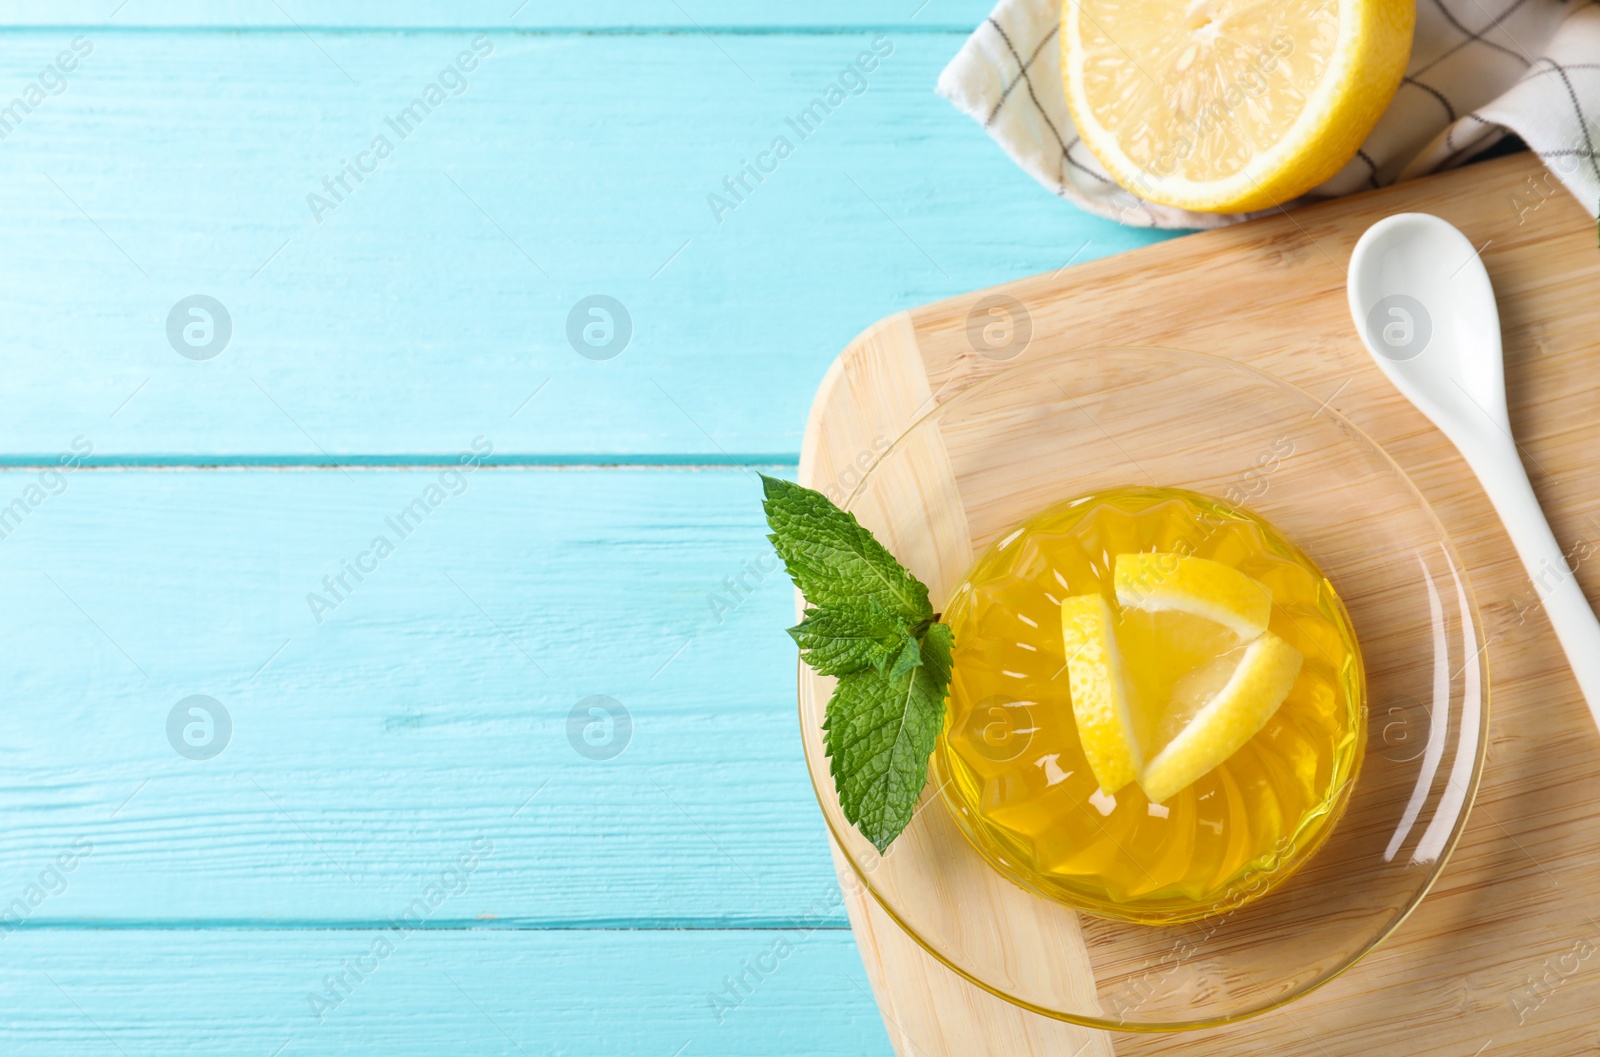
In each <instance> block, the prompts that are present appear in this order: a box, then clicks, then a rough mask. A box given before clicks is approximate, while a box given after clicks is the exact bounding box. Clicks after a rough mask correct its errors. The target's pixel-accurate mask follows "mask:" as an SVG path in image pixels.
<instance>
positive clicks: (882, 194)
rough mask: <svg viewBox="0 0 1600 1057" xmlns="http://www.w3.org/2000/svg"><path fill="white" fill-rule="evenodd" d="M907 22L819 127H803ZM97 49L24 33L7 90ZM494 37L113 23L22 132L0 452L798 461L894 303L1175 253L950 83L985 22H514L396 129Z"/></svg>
mask: <svg viewBox="0 0 1600 1057" xmlns="http://www.w3.org/2000/svg"><path fill="white" fill-rule="evenodd" d="M139 6H140V3H139V2H138V0H136V2H135V3H133V4H131V5H130V6H129V7H128V9H127V13H130V14H131V13H133V12H134V10H135V9H136V8H138V7H139ZM509 6H510V5H508V7H509ZM910 6H914V5H910ZM660 8H661V10H663V11H665V12H668V13H671V12H673V11H674V10H675V9H674V7H673V5H671V4H667V3H663V4H661V5H660ZM262 10H264V11H265V12H267V14H269V15H273V16H276V15H277V12H276V11H275V9H274V8H273V6H272V5H262ZM880 35H881V37H882V42H881V44H880V49H883V50H887V49H889V48H891V47H892V48H893V51H892V53H891V54H888V55H887V56H886V57H884V58H882V59H881V61H879V62H878V63H877V65H876V68H875V69H874V70H873V71H872V72H870V73H869V74H867V75H866V78H865V82H864V83H865V84H866V87H865V89H864V90H862V91H860V94H856V95H849V94H844V95H843V101H842V102H840V103H839V105H838V106H837V108H836V109H834V110H833V111H832V112H831V113H829V114H827V115H826V116H825V120H822V121H821V123H819V124H816V125H815V127H814V128H813V129H812V131H811V132H810V133H809V134H807V135H805V136H804V137H803V138H802V136H801V135H800V134H799V133H797V132H795V131H794V130H793V129H792V128H791V126H790V125H788V124H787V120H786V119H789V118H792V117H793V116H795V115H796V114H798V113H799V112H800V111H801V110H802V109H804V108H806V107H807V106H809V105H810V102H811V100H812V99H813V98H814V97H816V96H817V95H818V93H823V92H825V90H826V88H827V86H828V85H829V84H831V83H834V82H835V80H836V79H837V78H838V77H839V75H840V71H841V70H842V69H844V68H845V67H846V66H847V64H849V63H851V62H852V61H853V60H854V59H855V57H856V56H857V55H858V54H859V53H860V52H861V51H862V50H863V49H869V48H870V47H871V44H872V41H873V40H875V39H878V38H879V37H880ZM74 36H75V33H74V32H73V31H70V30H66V29H63V30H62V31H61V32H59V33H52V32H47V31H30V32H27V33H18V34H13V35H11V36H10V37H8V38H7V40H8V47H7V48H6V49H3V50H4V55H3V57H0V94H3V91H7V90H14V91H18V92H20V91H23V89H24V86H25V85H26V84H28V83H30V82H32V81H33V79H34V78H35V77H36V76H37V75H38V73H39V70H40V69H41V67H42V66H43V65H45V64H47V63H49V62H50V61H51V60H52V57H53V56H55V55H56V53H57V52H58V51H59V50H60V49H62V48H63V47H66V46H67V45H68V43H69V42H70V41H71V40H72V39H73V37H74ZM473 39H474V34H473V33H471V32H466V31H462V32H422V33H389V34H385V33H349V34H334V35H329V36H327V37H326V39H320V40H308V39H307V38H306V37H305V36H303V35H301V34H299V33H294V32H289V33H233V32H209V31H207V32H187V33H166V32H123V31H116V30H107V31H104V32H101V31H98V30H96V31H89V32H87V35H86V36H85V42H86V44H88V45H91V46H92V48H93V50H92V52H91V53H90V54H88V55H87V56H85V57H83V59H82V61H81V62H80V64H79V65H78V66H77V68H76V69H75V70H74V71H73V72H72V73H71V74H70V75H69V76H68V80H67V85H66V88H65V89H64V90H63V91H62V92H61V94H59V95H45V96H44V102H42V103H41V104H40V105H39V106H38V107H37V108H36V109H34V110H33V111H32V112H31V113H27V114H25V115H24V116H23V118H22V120H21V121H20V123H18V124H16V125H15V127H14V128H11V129H10V131H9V132H8V133H7V134H6V136H5V139H4V140H3V143H0V145H3V147H4V149H3V150H0V187H4V189H5V190H4V192H3V194H4V208H3V209H0V245H3V246H5V247H6V249H5V251H4V252H5V254H6V258H5V259H6V260H7V261H8V262H9V264H8V266H7V270H6V278H7V281H6V282H5V283H4V284H0V314H3V315H4V317H5V319H6V320H7V325H6V336H7V339H8V340H7V341H6V343H5V346H4V349H3V351H0V406H3V407H4V409H5V412H6V413H5V414H4V415H3V416H0V450H3V451H4V452H5V453H6V457H7V458H8V459H9V460H11V461H13V462H15V461H18V460H23V461H26V460H30V459H31V460H41V459H46V458H49V457H51V456H53V455H54V453H55V452H57V451H59V450H60V449H61V447H62V446H63V445H64V444H65V443H66V441H67V440H69V439H70V438H71V437H72V436H74V435H76V434H78V433H84V434H87V435H88V436H90V437H92V438H93V439H94V440H95V442H96V451H97V452H98V453H99V454H100V455H101V456H102V457H108V458H109V457H123V458H129V459H146V460H150V459H163V460H167V461H185V460H187V461H199V462H213V461H219V460H221V461H235V462H250V461H260V460H263V459H268V458H277V459H279V460H280V461H283V460H289V461H299V462H312V463H329V462H332V461H335V460H337V459H340V458H353V459H368V458H374V457H397V458H400V459H402V460H404V459H405V458H408V457H415V456H418V455H425V456H431V455H439V454H442V453H450V452H453V451H455V450H457V448H458V446H459V444H460V442H461V438H462V437H470V436H473V435H475V434H477V433H490V434H491V435H492V436H494V438H495V440H496V448H497V451H498V452H499V453H500V456H501V457H502V458H514V457H526V458H534V459H545V460H554V461H562V460H566V461H579V462H582V461H592V460H593V459H595V458H603V459H605V460H616V459H621V460H624V461H627V460H636V459H640V458H643V457H648V456H651V455H654V456H669V457H688V458H695V459H701V460H713V461H723V462H729V461H740V460H741V459H743V458H745V457H747V456H750V455H755V456H758V457H762V458H769V459H771V458H776V459H782V460H789V461H792V460H793V458H794V456H795V453H796V452H797V451H798V448H799V436H800V431H801V426H802V424H803V422H804V416H805V409H806V401H807V400H808V397H809V394H810V393H811V392H813V391H814V390H815V388H816V385H817V382H818V381H819V379H820V378H821V377H822V375H823V373H824V371H825V370H826V369H827V365H828V362H829V361H830V359H831V358H832V356H833V355H834V353H835V352H836V351H837V350H838V349H839V348H840V347H841V346H843V345H844V344H845V343H846V342H847V341H848V340H849V339H850V338H851V337H852V336H853V335H854V334H855V333H856V332H857V331H859V330H860V329H861V327H862V326H864V325H865V324H866V323H867V322H869V321H870V320H872V319H874V318H876V317H878V316H879V315H882V314H883V313H884V312H885V310H887V309H894V308H897V307H909V306H910V305H914V304H918V303H921V302H925V301H928V300H930V299H932V298H936V297H943V296H947V295H950V294H953V293H956V292H958V291H961V290H966V289H970V288H972V287H976V286H981V285H985V284H987V283H992V282H995V281H997V280H999V279H1002V278H1009V277H1012V276H1015V275H1018V274H1026V273H1028V272H1030V271H1035V270H1038V269H1041V268H1056V267H1059V266H1060V265H1061V264H1062V263H1064V262H1066V261H1067V260H1069V259H1072V258H1074V257H1076V259H1079V260H1083V259H1091V258H1094V257H1097V256H1101V255H1104V254H1108V253H1115V252H1117V251H1120V250H1123V249H1127V248H1130V247H1134V246H1140V245H1144V244H1147V243H1149V242H1151V241H1154V240H1156V239H1159V238H1161V237H1164V236H1162V235H1160V234H1152V233H1149V232H1141V231H1133V230H1129V229H1124V228H1120V227H1118V226H1116V225H1115V224H1112V223H1111V222H1109V221H1104V220H1101V219H1098V218H1093V217H1089V216H1086V215H1084V214H1082V213H1079V212H1078V211H1076V210H1073V209H1070V208H1067V207H1065V206H1063V205H1062V204H1061V203H1059V202H1056V201H1054V200H1053V199H1052V198H1051V196H1050V195H1049V194H1048V193H1047V192H1045V191H1044V190H1043V189H1041V188H1039V187H1038V186H1036V185H1035V184H1034V183H1033V182H1032V181H1031V180H1029V179H1028V178H1027V177H1026V176H1024V175H1023V174H1021V173H1020V172H1019V171H1017V170H1016V168H1015V167H1014V166H1013V165H1011V164H1010V163H1009V162H1008V161H1007V160H1006V158H1005V157H1004V155H1003V154H1002V153H1001V152H1000V151H999V150H998V149H996V148H995V147H994V146H993V144H991V143H989V142H987V141H986V140H985V139H984V137H983V136H982V134H981V132H980V131H979V130H977V129H976V128H974V127H973V126H972V123H971V122H970V121H969V120H968V119H967V118H965V117H963V116H962V115H960V114H958V113H956V112H955V110H954V109H953V108H951V107H949V106H948V105H946V104H944V103H943V102H941V101H940V100H939V99H938V98H937V97H936V96H934V95H933V94H932V87H933V83H934V80H935V78H936V77H937V74H938V71H939V69H940V68H941V67H942V66H943V64H944V63H945V62H946V61H947V60H948V59H949V58H950V56H951V55H952V54H953V53H954V52H955V50H956V49H957V48H958V47H959V45H960V41H961V37H960V35H958V34H921V33H911V34H903V35H898V36H897V35H896V33H895V32H894V31H893V30H892V29H891V30H884V31H883V32H882V34H879V33H878V32H877V31H867V30H859V31H857V30H851V31H850V32H846V33H842V34H836V35H807V34H775V35H773V34H762V35H753V36H741V37H737V38H733V37H730V38H727V39H726V40H723V41H721V42H720V43H714V42H712V41H710V40H708V39H707V38H706V37H705V36H703V35H701V34H699V33H697V32H692V31H691V32H687V33H670V34H652V35H622V36H600V37H597V36H589V35H583V34H562V35H555V36H538V35H536V36H528V35H516V34H510V35H503V36H495V34H494V33H493V32H490V33H488V35H487V40H486V42H485V44H486V46H487V45H492V46H493V52H492V55H491V56H490V57H488V58H487V59H484V60H482V61H481V62H480V63H479V64H478V65H477V67H476V69H474V70H473V71H472V72H470V73H468V74H467V75H466V77H465V84H466V87H465V88H464V89H461V91H460V94H459V95H449V94H448V93H446V94H445V96H444V102H442V103H441V104H440V105H439V106H438V108H437V109H435V110H433V111H432V112H431V113H429V114H427V115H426V117H425V119H424V120H422V122H421V123H420V124H419V125H417V126H416V127H415V128H414V129H413V130H412V131H411V132H410V133H409V134H408V135H406V136H404V137H402V136H401V135H400V134H399V133H397V132H396V131H394V129H393V127H392V126H390V125H389V124H388V123H387V120H386V119H390V118H393V117H394V116H395V115H396V114H397V113H398V112H399V111H401V110H402V109H403V108H406V107H407V106H408V105H409V104H410V103H411V100H413V99H414V98H416V97H418V95H419V94H421V93H424V92H425V91H426V86H427V85H429V84H431V83H433V82H434V81H435V78H436V77H437V75H438V74H439V72H440V70H441V69H442V68H444V67H445V66H446V65H448V64H449V63H451V62H452V60H453V59H454V57H455V56H456V55H457V54H458V53H459V52H461V51H462V50H463V49H467V48H469V45H470V42H471V41H472V40H473ZM719 47H720V49H721V51H719ZM723 52H725V53H726V54H723ZM197 83H204V84H205V91H203V92H197V91H195V90H194V86H195V85H196V84H197ZM453 83H454V82H453ZM852 83H855V82H852ZM7 86H11V87H9V88H8V87H7ZM408 120H409V119H408ZM889 130H892V134H891V132H890V131H889ZM378 136H383V137H385V138H386V139H387V140H388V141H389V143H390V144H391V146H392V148H393V149H392V153H391V154H389V156H387V157H386V158H383V159H381V160H378V159H377V157H376V155H375V154H369V155H368V156H367V157H366V161H365V162H362V161H361V155H360V152H363V151H368V150H369V148H370V147H371V145H372V142H373V140H374V138H375V137H378ZM779 137H786V138H787V139H788V140H789V141H790V143H791V145H792V148H793V150H792V153H791V154H790V155H789V156H788V157H787V158H785V159H782V160H781V161H780V162H779V163H778V165H777V168H776V169H775V171H773V172H771V173H770V174H768V175H766V176H765V177H764V178H763V182H761V183H759V184H758V183H755V182H754V181H753V180H752V179H750V178H749V177H746V178H745V182H746V185H747V186H748V187H749V191H748V193H745V192H741V194H743V201H742V203H740V202H737V201H735V200H733V199H731V198H730V197H729V196H730V195H731V194H732V192H729V191H728V189H727V188H726V187H725V186H724V181H725V180H729V179H732V178H733V177H734V176H735V175H736V174H737V173H738V171H739V170H740V168H741V166H742V165H744V164H745V162H746V161H750V162H751V163H752V164H754V163H755V162H757V161H760V152H763V151H767V150H769V148H771V147H772V145H773V143H774V141H775V139H777V138H779ZM767 158H768V161H774V160H775V159H776V156H775V155H768V156H767ZM345 161H351V162H352V164H354V163H356V162H360V163H361V164H363V165H365V164H369V163H370V164H371V165H372V166H373V167H374V171H373V172H371V173H370V174H369V175H366V176H364V177H363V178H362V180H361V181H360V182H359V183H357V182H354V181H353V180H352V179H351V178H350V177H345V183H346V185H347V186H348V187H349V188H350V191H349V193H348V194H347V195H345V194H344V192H343V191H341V190H339V189H338V188H337V186H336V185H335V189H334V190H333V191H329V190H328V189H327V188H326V187H325V186H324V179H325V178H328V179H331V178H332V176H333V175H334V174H336V173H338V172H339V170H340V167H341V165H342V164H343V163H344V162H345ZM763 164H765V163H763ZM314 193H315V194H318V195H319V196H321V197H322V198H323V199H325V200H327V201H329V202H331V203H333V204H332V206H331V208H325V207H322V206H321V205H317V206H316V208H315V210H314V209H313V205H312V204H311V203H309V202H308V196H309V195H311V194H314ZM713 193H719V194H721V195H722V196H723V197H724V198H725V199H728V200H729V201H735V204H734V207H733V208H732V209H731V210H724V209H723V208H722V207H718V209H716V210H714V209H713V208H712V206H711V205H710V204H708V197H709V196H710V195H712V194H713ZM335 195H340V196H343V197H342V201H337V202H335V201H334V196H335ZM195 293H204V294H208V295H210V296H212V297H215V298H217V299H219V300H220V301H221V302H222V303H223V305H224V306H225V307H226V309H227V312H228V314H229V317H230V319H231V322H232V337H231V339H230V341H229V344H228V345H227V347H226V348H225V349H223V350H222V351H221V353H219V354H218V355H217V356H216V357H215V358H214V359H210V360H205V361H195V360H191V359H187V358H185V357H184V356H180V355H178V354H177V353H176V352H175V351H174V348H173V346H172V345H171V344H169V340H168V335H167V319H168V316H169V312H170V311H171V309H172V308H173V307H174V305H175V304H176V303H177V302H178V301H179V300H180V299H181V298H184V297H187V296H188V295H191V294H195ZM595 294H604V295H608V296H611V297H615V298H617V299H619V300H620V301H621V302H622V303H623V304H624V306H625V307H626V310H627V313H628V314H629V316H630V318H631V320H632V326H633V332H632V337H631V340H630V342H629V344H628V345H627V347H626V349H625V350H624V351H623V352H621V353H620V354H619V355H617V356H616V357H615V358H613V359H609V360H603V361H597V360H592V359H588V358H585V357H584V356H580V355H579V354H578V353H577V352H575V351H574V347H573V346H572V345H571V344H570V343H569V340H568V320H569V314H570V313H571V312H572V310H573V309H574V308H575V306H576V305H577V303H578V302H579V300H580V299H582V298H585V297H588V296H590V295H595ZM585 318H586V317H584V316H582V315H581V314H580V317H579V319H580V322H581V321H582V320H583V319H585ZM541 386H543V387H544V388H543V389H542V390H541V389H540V387H541ZM536 392H537V393H538V395H537V396H534V395H533V394H535V393H536ZM647 461H648V460H647Z"/></svg>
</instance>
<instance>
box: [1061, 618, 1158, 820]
mask: <svg viewBox="0 0 1600 1057" xmlns="http://www.w3.org/2000/svg"><path fill="white" fill-rule="evenodd" d="M1112 620H1113V617H1112V615H1111V607H1110V606H1108V605H1106V600H1105V599H1104V598H1101V597H1100V596H1099V595H1078V596H1076V597H1074V598H1068V599H1066V600H1065V601H1063V602H1062V603H1061V634H1062V638H1063V640H1064V645H1065V646H1066V654H1067V680H1068V686H1069V689H1070V691H1071V694H1072V714H1073V718H1074V719H1076V720H1077V723H1078V741H1079V742H1080V743H1081V744H1082V746H1083V755H1084V757H1085V758H1086V759H1087V760H1088V761H1089V769H1090V770H1091V771H1093V772H1094V777H1095V781H1097V782H1099V783H1100V791H1101V792H1103V793H1108V794H1110V793H1115V792H1117V790H1119V789H1121V788H1122V787H1123V786H1125V785H1127V784H1128V783H1129V782H1132V781H1134V780H1135V779H1137V778H1138V777H1139V771H1140V769H1141V768H1142V767H1143V764H1144V760H1143V756H1142V754H1141V753H1140V751H1139V742H1138V739H1137V738H1136V737H1135V736H1134V733H1133V723H1132V715H1131V713H1130V711H1129V707H1130V700H1129V693H1128V681H1127V676H1126V673H1125V672H1124V670H1123V666H1122V655H1121V653H1120V651H1118V649H1117V640H1116V636H1114V635H1113V634H1112V632H1111V625H1112Z"/></svg>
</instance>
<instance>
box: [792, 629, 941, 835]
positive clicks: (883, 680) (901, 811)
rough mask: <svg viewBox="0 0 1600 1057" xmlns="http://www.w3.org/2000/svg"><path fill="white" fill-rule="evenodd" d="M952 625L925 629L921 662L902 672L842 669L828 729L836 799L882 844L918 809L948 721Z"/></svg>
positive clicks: (846, 814)
mask: <svg viewBox="0 0 1600 1057" xmlns="http://www.w3.org/2000/svg"><path fill="white" fill-rule="evenodd" d="M951 646H952V639H951V635H950V629H949V627H948V626H946V625H944V624H933V625H931V626H929V628H928V629H927V631H926V632H924V633H923V638H922V643H921V648H920V650H919V651H918V653H919V654H920V660H921V662H922V663H920V664H917V665H914V666H911V667H908V668H904V669H903V670H902V666H901V665H900V664H898V663H897V664H896V666H895V669H894V670H895V671H899V672H900V674H898V675H895V674H893V673H891V672H883V671H880V670H878V669H876V668H867V669H863V670H862V671H859V672H853V673H851V674H849V675H845V676H841V677H840V679H839V684H838V686H837V687H836V688H835V689H834V692H833V697H832V698H831V699H829V701H828V710H827V716H826V719H825V720H824V722H823V729H824V730H825V732H826V734H825V737H824V742H825V744H826V746H827V750H828V758H829V760H830V761H831V770H832V772H833V779H834V784H835V785H836V786H837V787H838V790H839V806H840V807H841V808H843V809H844V817H845V818H846V819H848V820H849V821H850V822H851V823H852V824H853V825H854V826H855V827H856V828H857V829H859V830H860V831H861V833H862V835H863V836H865V837H866V838H867V839H868V840H870V841H871V842H872V843H873V845H874V846H875V847H876V848H877V849H878V851H879V852H882V851H884V850H885V849H886V848H888V847H889V844H890V842H892V841H893V840H894V839H895V838H896V837H898V836H899V835H900V832H901V831H902V830H904V829H905V828H906V826H907V825H908V824H909V823H910V822H911V818H912V816H913V815H914V814H915V813H916V807H917V798H918V797H919V796H920V795H921V794H922V787H923V786H924V785H925V784H927V780H928V757H929V756H930V755H931V754H932V753H933V747H934V742H935V741H936V740H937V738H938V736H939V729H940V727H941V726H942V725H943V724H944V707H945V704H944V699H945V691H946V690H947V689H948V687H949V685H950V649H951Z"/></svg>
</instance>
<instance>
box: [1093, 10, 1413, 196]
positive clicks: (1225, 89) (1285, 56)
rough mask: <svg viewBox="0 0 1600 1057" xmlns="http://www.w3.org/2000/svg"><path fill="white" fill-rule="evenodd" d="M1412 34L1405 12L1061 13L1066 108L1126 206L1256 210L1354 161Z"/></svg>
mask: <svg viewBox="0 0 1600 1057" xmlns="http://www.w3.org/2000/svg"><path fill="white" fill-rule="evenodd" d="M1415 21H1416V5H1415V2H1414V0H1188V2H1174V0H1064V3H1063V6H1062V13H1061V42H1062V44H1061V47H1062V60H1063V62H1062V65H1063V71H1064V76H1065V80H1066V94H1067V106H1068V108H1069V109H1070V111H1071V112H1072V119H1073V122H1074V124H1075V125H1076V126H1077V130H1078V134H1079V135H1080V136H1082V137H1083V142H1084V145H1085V146H1086V147H1088V148H1089V150H1090V152H1091V153H1093V154H1094V156H1095V158H1097V159H1098V160H1099V161H1100V163H1101V165H1103V166H1104V167H1105V169H1106V171H1107V172H1109V173H1110V174H1111V176H1112V178H1113V179H1115V180H1116V181H1117V183H1119V184H1121V185H1122V186H1123V187H1125V188H1127V189H1128V190H1130V191H1133V192H1134V193H1135V194H1138V195H1139V196H1140V197H1142V198H1146V199H1148V200H1150V201H1152V202H1160V203H1164V204H1166V205H1170V206H1177V207H1180V208H1183V209H1192V210H1196V211H1200V212H1212V213H1238V212H1247V211H1250V210H1256V209H1266V208H1270V207H1272V206H1276V205H1278V204H1280V203H1282V202H1285V201H1288V200H1289V199H1292V198H1295V197H1298V196H1299V195H1302V194H1304V193H1305V192H1307V191H1309V190H1311V189H1312V188H1313V187H1316V186H1317V185H1318V184H1320V183H1322V182H1323V181H1325V180H1327V179H1329V178H1331V177H1332V176H1333V175H1334V174H1335V173H1337V172H1338V171H1339V170H1340V169H1342V168H1343V167H1344V166H1345V164H1346V163H1347V162H1349V160H1350V159H1351V158H1352V157H1354V156H1355V153H1356V151H1357V150H1358V149H1359V148H1360V147H1361V144H1362V142H1363V141H1364V140H1365V139H1366V138H1367V134H1368V133H1370V132H1371V131H1372V128H1373V126H1374V125H1376V124H1377V122H1378V118H1379V117H1380V116H1382V114H1383V111H1384V109H1385V108H1386V107H1387V106H1388V105H1389V100H1390V99H1391V98H1392V97H1393V96H1394V93H1395V90H1396V89H1397V88H1398V87H1399V86H1400V78H1401V76H1402V75H1403V74H1404V72H1405V66H1406V62H1407V59H1408V58H1409V57H1410V54H1411V36H1412V29H1413V27H1414V25H1415Z"/></svg>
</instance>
